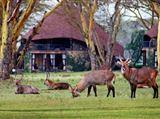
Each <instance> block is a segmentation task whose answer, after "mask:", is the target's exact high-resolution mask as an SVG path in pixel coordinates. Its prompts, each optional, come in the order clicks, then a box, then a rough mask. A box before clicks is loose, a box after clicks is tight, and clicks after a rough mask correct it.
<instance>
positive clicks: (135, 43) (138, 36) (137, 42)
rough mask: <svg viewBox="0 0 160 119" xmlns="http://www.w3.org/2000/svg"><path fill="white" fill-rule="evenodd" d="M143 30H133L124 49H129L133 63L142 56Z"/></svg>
mask: <svg viewBox="0 0 160 119" xmlns="http://www.w3.org/2000/svg"><path fill="white" fill-rule="evenodd" d="M144 33H145V31H143V30H141V31H135V32H133V33H132V36H131V39H132V40H131V42H130V43H129V44H127V46H126V49H127V50H129V53H130V54H131V59H132V61H133V63H134V65H135V64H136V63H137V62H138V61H139V60H140V57H141V56H142V48H143V37H144Z"/></svg>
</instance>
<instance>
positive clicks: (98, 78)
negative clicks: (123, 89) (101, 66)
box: [71, 70, 115, 97]
mask: <svg viewBox="0 0 160 119" xmlns="http://www.w3.org/2000/svg"><path fill="white" fill-rule="evenodd" d="M114 78H115V75H114V73H113V72H112V71H110V70H97V71H92V72H90V73H87V74H86V75H85V76H84V78H83V79H81V80H80V82H79V83H78V84H77V85H76V87H75V88H71V93H72V96H73V97H78V96H80V93H81V92H82V91H83V90H85V89H86V88H88V87H89V88H91V86H94V92H95V94H96V87H95V86H96V85H107V87H108V93H107V97H108V96H109V94H110V92H111V91H112V93H113V97H115V88H114V86H113V81H114ZM89 90H90V89H89Z"/></svg>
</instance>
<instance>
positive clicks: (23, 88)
mask: <svg viewBox="0 0 160 119" xmlns="http://www.w3.org/2000/svg"><path fill="white" fill-rule="evenodd" d="M21 81H22V79H21V80H16V81H15V83H16V87H17V88H16V91H15V94H39V89H38V88H36V87H33V86H30V85H21Z"/></svg>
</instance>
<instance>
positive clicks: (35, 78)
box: [0, 72, 160, 119]
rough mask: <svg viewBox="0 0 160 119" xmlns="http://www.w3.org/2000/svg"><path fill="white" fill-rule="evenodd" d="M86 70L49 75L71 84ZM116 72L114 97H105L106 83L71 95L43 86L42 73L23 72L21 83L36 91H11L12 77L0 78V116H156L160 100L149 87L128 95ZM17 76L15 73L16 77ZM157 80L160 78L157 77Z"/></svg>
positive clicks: (80, 118)
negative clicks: (3, 79) (132, 97)
mask: <svg viewBox="0 0 160 119" xmlns="http://www.w3.org/2000/svg"><path fill="white" fill-rule="evenodd" d="M85 73H86V72H74V73H68V72H67V73H66V72H64V73H62V72H61V73H51V77H50V78H51V79H52V80H53V79H54V80H55V81H57V80H60V81H65V82H69V83H70V84H71V85H72V86H75V85H76V83H77V82H78V81H79V80H80V79H81V78H82V77H83V75H84V74H85ZM115 73H116V79H117V80H116V83H115V88H116V97H115V98H114V99H113V98H112V97H109V98H107V97H106V86H97V88H98V97H94V95H93V92H92V95H91V96H90V97H86V90H85V91H84V92H82V93H81V97H79V98H72V97H71V93H70V92H69V91H68V90H59V91H58V90H47V88H46V86H45V85H44V84H43V81H44V78H45V73H25V74H24V80H23V81H22V83H23V84H27V85H33V86H36V87H38V88H39V89H40V91H41V94H39V95H25V94H24V95H15V94H14V88H15V85H14V82H13V80H7V81H0V97H1V98H0V118H1V119H10V118H15V119H22V118H25V119H28V118H30V119H57V118H61V119H62V118H65V119H69V118H74V119H76V118H78V119H106V118H107V119H113V118H114V119H135V118H136V119H159V117H160V113H159V112H160V106H159V105H160V101H159V99H152V89H138V90H137V98H136V99H132V100H131V99H130V97H129V95H130V88H129V84H128V82H127V81H126V80H124V79H123V78H122V75H121V74H120V72H115ZM20 77H21V76H19V75H18V76H17V79H19V78H20ZM158 81H159V82H158V83H160V80H158Z"/></svg>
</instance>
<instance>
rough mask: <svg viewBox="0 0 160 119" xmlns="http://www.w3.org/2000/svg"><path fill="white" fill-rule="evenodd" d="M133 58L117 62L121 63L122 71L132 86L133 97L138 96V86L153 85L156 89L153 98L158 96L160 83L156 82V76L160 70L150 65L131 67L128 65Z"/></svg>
mask: <svg viewBox="0 0 160 119" xmlns="http://www.w3.org/2000/svg"><path fill="white" fill-rule="evenodd" d="M130 62H131V60H129V59H127V60H124V61H122V59H120V61H118V62H117V63H118V64H120V65H121V73H122V74H123V76H124V78H126V79H127V81H128V82H129V83H130V87H131V98H135V97H136V89H137V87H138V88H139V87H140V88H142V87H146V86H148V87H152V88H153V90H154V95H153V98H158V84H157V82H156V77H157V75H158V71H157V70H155V69H153V68H150V67H142V68H140V69H137V68H130V67H129V66H128V65H129V63H130Z"/></svg>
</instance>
